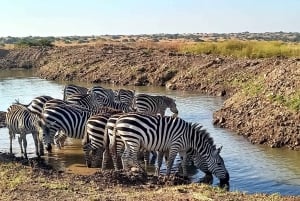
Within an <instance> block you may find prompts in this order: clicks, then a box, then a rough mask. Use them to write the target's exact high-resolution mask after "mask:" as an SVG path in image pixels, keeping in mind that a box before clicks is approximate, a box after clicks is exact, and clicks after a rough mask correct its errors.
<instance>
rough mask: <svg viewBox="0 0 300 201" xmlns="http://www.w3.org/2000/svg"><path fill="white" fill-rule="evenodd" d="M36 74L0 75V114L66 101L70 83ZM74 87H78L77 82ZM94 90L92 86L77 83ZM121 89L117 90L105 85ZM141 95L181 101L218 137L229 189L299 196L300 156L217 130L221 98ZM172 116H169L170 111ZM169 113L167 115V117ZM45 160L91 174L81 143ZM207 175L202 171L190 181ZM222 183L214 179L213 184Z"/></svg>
mask: <svg viewBox="0 0 300 201" xmlns="http://www.w3.org/2000/svg"><path fill="white" fill-rule="evenodd" d="M33 74H34V72H31V71H5V70H2V71H1V73H0V111H6V109H7V108H8V106H9V105H10V104H12V103H13V102H14V101H15V100H19V101H20V102H21V103H25V104H27V103H29V102H30V101H31V100H32V99H33V98H34V97H36V96H40V95H49V96H52V97H54V98H62V97H63V96H62V95H63V87H64V85H65V84H67V83H65V82H56V81H48V80H44V79H40V78H37V77H35V76H33ZM73 83H74V82H73ZM74 84H80V85H82V86H86V87H90V86H92V85H91V84H89V83H74ZM106 87H111V88H113V89H116V88H117V87H116V86H106ZM126 88H128V89H134V90H135V91H136V93H149V94H155V95H167V96H170V97H173V98H175V99H176V103H177V106H178V109H179V115H180V117H181V118H183V119H185V120H187V121H190V122H200V123H201V124H202V125H203V127H204V128H206V129H207V130H208V132H209V133H210V134H211V136H212V137H213V138H214V141H215V144H216V145H217V146H223V149H222V152H221V155H222V157H223V159H224V161H225V164H226V167H227V169H228V171H229V173H230V190H231V191H243V192H246V193H277V192H278V193H280V194H282V195H300V153H299V152H297V151H292V150H287V149H274V148H269V147H265V146H260V145H253V144H251V143H250V142H248V141H247V139H245V138H244V137H242V136H238V135H236V134H235V133H233V132H230V131H228V130H226V129H221V128H217V127H214V126H213V124H212V115H213V112H214V111H216V110H217V109H219V108H220V107H221V106H222V104H223V101H224V100H223V99H222V98H221V97H211V96H202V95H199V94H197V93H195V92H183V91H171V90H167V89H165V88H161V87H135V86H134V87H126ZM168 112H169V111H168ZM168 112H167V114H168ZM27 140H28V153H29V154H28V155H29V157H33V156H34V145H33V141H32V138H31V136H30V135H28V136H27ZM8 151H9V139H8V130H7V128H1V129H0V152H8ZM13 152H14V153H16V155H20V149H19V145H18V143H17V140H15V141H14V142H13ZM45 158H46V160H47V161H48V162H49V163H51V164H53V165H55V166H57V167H59V168H61V169H63V170H65V171H70V172H75V173H76V171H80V172H81V173H83V174H84V173H86V174H88V173H90V172H91V170H95V169H88V168H86V167H85V164H84V159H83V152H82V149H81V143H80V141H79V140H72V139H68V140H67V142H66V146H65V147H64V148H63V149H62V150H57V149H55V151H54V154H53V155H51V156H46V157H45ZM200 176H202V173H200V172H198V173H197V174H195V175H194V176H192V178H191V179H195V178H198V177H200ZM216 183H218V179H216V178H215V179H214V185H216Z"/></svg>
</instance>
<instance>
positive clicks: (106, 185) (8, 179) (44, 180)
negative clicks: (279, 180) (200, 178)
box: [0, 152, 300, 201]
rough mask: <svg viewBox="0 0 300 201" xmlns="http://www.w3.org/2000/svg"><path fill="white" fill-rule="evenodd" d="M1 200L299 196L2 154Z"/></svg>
mask: <svg viewBox="0 0 300 201" xmlns="http://www.w3.org/2000/svg"><path fill="white" fill-rule="evenodd" d="M0 169H1V172H0V174H1V180H0V200H22V201H27V200H28V201H29V200H41V201H42V200H66V201H67V200H78V201H81V200H145V201H148V200H149V201H159V200H178V201H179V200H180V201H182V200H187V201H188V200H190V201H193V200H216V201H225V200H228V201H229V200H241V201H243V200H258V201H266V200H277V201H296V200H299V199H300V197H299V196H281V195H279V194H273V195H267V194H253V195H249V194H246V193H243V192H237V191H234V192H227V191H225V190H222V189H219V188H215V187H212V186H208V185H204V184H198V183H195V184H188V182H187V181H186V180H184V179H182V178H180V177H176V176H171V178H170V179H169V180H167V182H166V180H165V178H164V177H154V176H150V175H149V176H146V175H144V174H141V173H133V172H124V171H111V170H105V171H102V170H98V171H96V172H95V173H94V174H92V175H76V174H70V173H66V172H58V171H56V170H54V169H53V168H52V167H51V166H49V165H47V164H46V163H45V161H44V160H43V159H37V158H31V159H29V160H25V159H22V158H18V157H15V156H13V155H9V154H5V153H1V152H0Z"/></svg>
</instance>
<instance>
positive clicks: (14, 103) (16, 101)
mask: <svg viewBox="0 0 300 201" xmlns="http://www.w3.org/2000/svg"><path fill="white" fill-rule="evenodd" d="M12 104H13V105H21V106H24V107H26V108H27V107H28V106H29V105H30V104H31V102H30V103H29V104H27V105H26V104H23V103H20V101H19V99H15V102H13V103H12Z"/></svg>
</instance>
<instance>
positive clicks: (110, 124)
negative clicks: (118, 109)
mask: <svg viewBox="0 0 300 201" xmlns="http://www.w3.org/2000/svg"><path fill="white" fill-rule="evenodd" d="M122 115H123V114H122V113H119V114H114V115H112V116H111V117H109V119H108V120H107V124H106V127H105V131H104V147H105V148H104V152H103V160H102V169H106V167H107V163H108V160H109V159H110V156H112V160H113V165H114V169H115V170H118V169H119V168H120V163H118V159H120V154H121V153H123V150H124V143H123V141H122V140H121V138H120V136H114V135H113V130H114V128H115V125H116V122H117V120H118V119H119V117H121V116H122ZM114 137H115V139H114V141H115V143H116V145H115V146H114V147H112V146H111V143H110V142H111V141H112V139H113V138H114Z"/></svg>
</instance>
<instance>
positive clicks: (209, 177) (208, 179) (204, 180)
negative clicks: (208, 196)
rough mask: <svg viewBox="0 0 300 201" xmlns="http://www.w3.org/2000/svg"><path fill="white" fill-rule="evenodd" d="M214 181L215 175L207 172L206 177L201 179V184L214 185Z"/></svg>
mask: <svg viewBox="0 0 300 201" xmlns="http://www.w3.org/2000/svg"><path fill="white" fill-rule="evenodd" d="M213 181H214V178H213V175H212V173H210V172H205V176H204V177H203V178H200V180H199V183H205V184H210V185H212V184H213Z"/></svg>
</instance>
